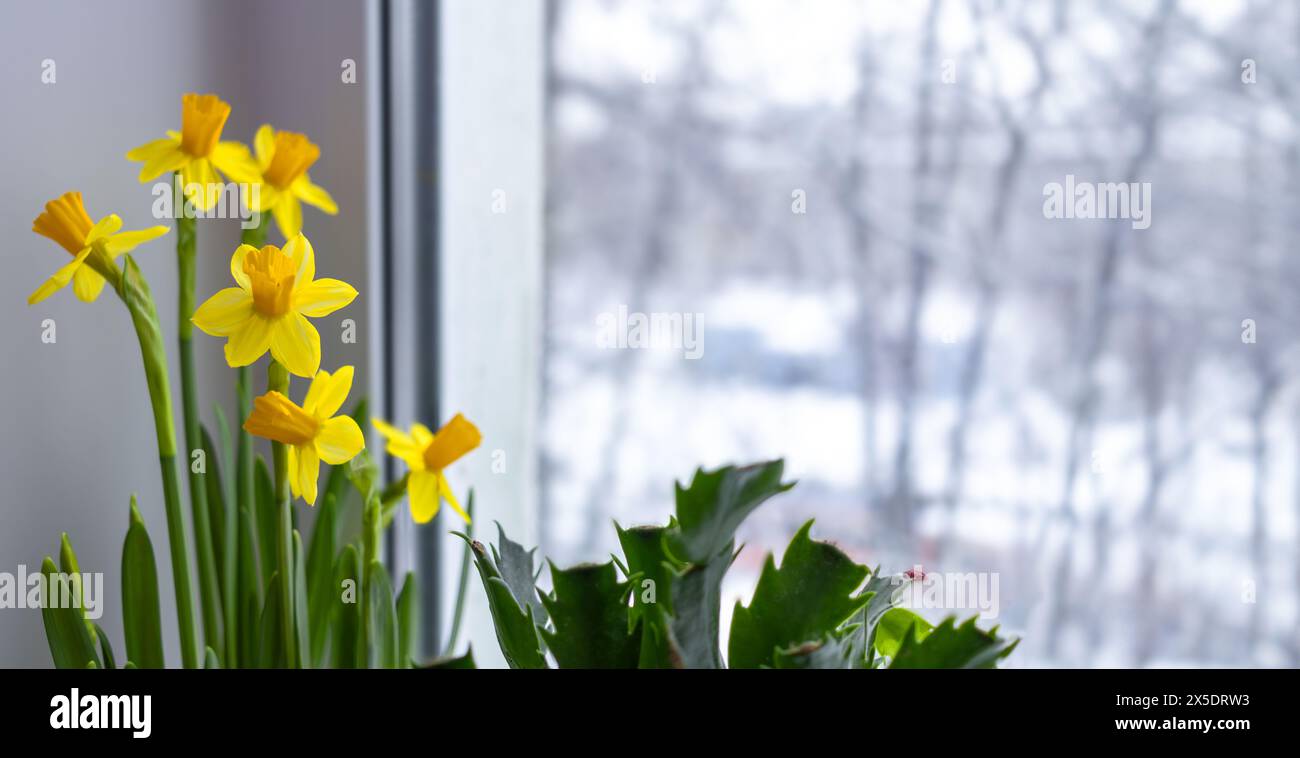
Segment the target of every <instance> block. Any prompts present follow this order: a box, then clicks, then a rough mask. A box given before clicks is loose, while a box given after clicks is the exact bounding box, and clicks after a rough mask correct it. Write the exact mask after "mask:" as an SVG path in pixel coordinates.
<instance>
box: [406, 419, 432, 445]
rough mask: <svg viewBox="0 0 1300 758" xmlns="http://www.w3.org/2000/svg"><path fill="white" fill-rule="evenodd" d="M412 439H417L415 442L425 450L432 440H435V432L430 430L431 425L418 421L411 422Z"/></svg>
mask: <svg viewBox="0 0 1300 758" xmlns="http://www.w3.org/2000/svg"><path fill="white" fill-rule="evenodd" d="M411 439H413V440H415V444H417V445H419V446H420V449H421V450H423V449H424V448H426V447H428V446H429V443H430V442H433V432H431V431H429V427H427V426H425V425H424V424H421V423H419V422H418V421H417V422H416V423H414V424H411Z"/></svg>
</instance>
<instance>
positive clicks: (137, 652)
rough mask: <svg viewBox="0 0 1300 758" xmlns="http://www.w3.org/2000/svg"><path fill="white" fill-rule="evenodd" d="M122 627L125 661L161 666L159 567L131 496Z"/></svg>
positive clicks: (123, 586) (124, 549) (124, 545)
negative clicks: (124, 639) (124, 637)
mask: <svg viewBox="0 0 1300 758" xmlns="http://www.w3.org/2000/svg"><path fill="white" fill-rule="evenodd" d="M122 628H123V630H124V632H125V636H126V657H127V660H129V661H131V662H132V663H134V664H135V665H136V666H139V667H140V668H145V669H160V668H163V666H164V660H163V642H162V613H161V611H160V609H159V603H158V568H157V565H156V564H155V563H154V556H153V543H152V542H151V541H150V540H149V532H148V530H147V529H146V528H145V525H144V519H143V518H141V517H140V510H139V508H137V507H136V502H135V496H134V495H133V496H132V497H131V520H130V524H129V526H128V527H127V530H126V540H125V541H124V542H123V544H122Z"/></svg>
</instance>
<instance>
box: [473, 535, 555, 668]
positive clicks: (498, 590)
mask: <svg viewBox="0 0 1300 758" xmlns="http://www.w3.org/2000/svg"><path fill="white" fill-rule="evenodd" d="M452 534H455V535H456V536H457V537H460V538H461V539H462V540H464V541H465V544H467V545H469V546H470V550H472V551H473V554H474V567H475V569H476V570H477V571H478V575H479V579H481V580H482V581H483V589H484V591H485V592H486V593H487V598H488V609H489V610H490V611H491V612H492V622H493V625H494V626H495V627H496V633H497V643H498V644H499V645H500V646H501V654H502V655H503V656H505V659H506V663H507V664H509V666H510V668H516V669H544V668H547V665H546V655H545V654H544V653H543V652H542V643H541V639H540V638H539V636H538V633H537V625H536V624H535V623H534V618H535V617H534V616H533V611H532V606H531V605H528V604H526V603H525V604H524V606H523V607H520V605H519V602H518V601H517V600H516V599H515V595H514V592H513V591H512V590H511V589H510V586H509V585H508V584H506V582H505V580H504V579H502V578H501V571H500V570H499V569H498V568H497V565H496V563H495V561H494V560H493V559H492V557H491V556H490V555H488V552H487V549H486V548H484V547H483V543H481V542H479V541H477V540H473V539H470V538H469V536H467V535H465V534H462V533H461V532H452Z"/></svg>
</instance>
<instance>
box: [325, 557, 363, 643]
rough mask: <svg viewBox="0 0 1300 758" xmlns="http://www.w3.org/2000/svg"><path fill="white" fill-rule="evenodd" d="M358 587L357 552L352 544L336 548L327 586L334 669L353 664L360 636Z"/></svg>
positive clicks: (359, 565)
mask: <svg viewBox="0 0 1300 758" xmlns="http://www.w3.org/2000/svg"><path fill="white" fill-rule="evenodd" d="M360 587H361V556H360V555H359V554H358V553H357V548H356V546H355V545H347V546H345V547H344V548H343V549H342V550H341V551H339V557H338V560H337V561H336V562H335V564H334V586H333V587H332V588H331V592H330V596H329V602H330V607H331V609H332V610H331V613H330V665H331V666H333V667H334V668H336V669H352V668H356V667H357V647H358V646H359V645H360V640H361V605H360V604H359V603H358V602H357V593H358V592H359V590H360Z"/></svg>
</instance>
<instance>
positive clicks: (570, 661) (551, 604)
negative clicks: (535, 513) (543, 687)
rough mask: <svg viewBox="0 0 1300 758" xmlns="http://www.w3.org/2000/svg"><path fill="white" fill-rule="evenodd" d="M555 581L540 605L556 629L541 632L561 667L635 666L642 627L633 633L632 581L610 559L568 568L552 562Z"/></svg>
mask: <svg viewBox="0 0 1300 758" xmlns="http://www.w3.org/2000/svg"><path fill="white" fill-rule="evenodd" d="M632 576H633V577H636V576H637V575H636V574H633V575H632ZM551 584H552V590H551V593H550V594H549V595H542V603H543V604H544V605H545V606H546V610H547V611H548V612H549V613H550V614H551V620H552V622H554V624H555V629H554V630H553V631H552V630H549V629H548V630H543V631H542V636H543V637H544V638H545V640H546V645H547V647H549V648H550V650H551V653H553V654H554V655H555V661H556V663H557V664H559V666H560V668H601V669H631V668H636V666H637V662H638V660H639V659H640V655H641V629H642V626H641V625H640V624H637V625H636V627H635V629H632V630H631V631H630V632H629V617H628V612H629V610H630V609H629V608H628V592H629V591H630V584H629V583H623V582H619V581H618V574H617V572H616V571H615V570H614V564H613V562H612V561H611V562H609V563H601V564H592V563H584V564H579V565H577V566H574V567H573V568H570V569H565V570H560V569H559V568H557V567H556V566H555V564H551Z"/></svg>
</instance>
